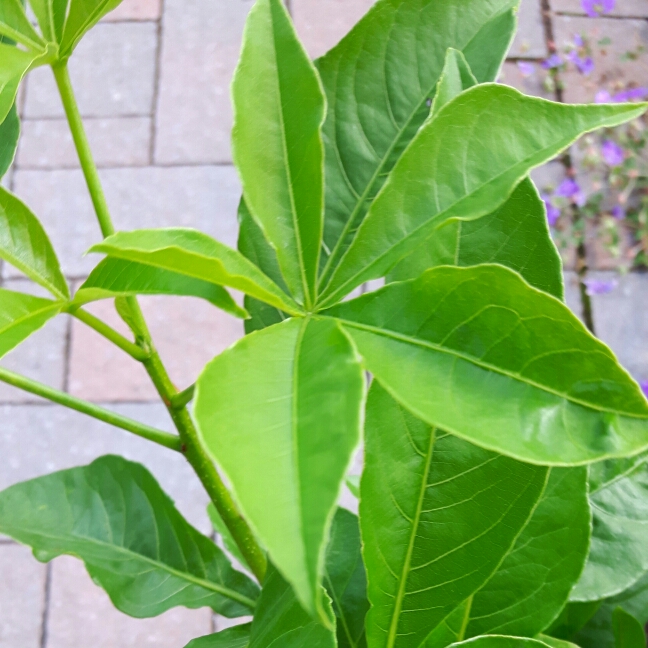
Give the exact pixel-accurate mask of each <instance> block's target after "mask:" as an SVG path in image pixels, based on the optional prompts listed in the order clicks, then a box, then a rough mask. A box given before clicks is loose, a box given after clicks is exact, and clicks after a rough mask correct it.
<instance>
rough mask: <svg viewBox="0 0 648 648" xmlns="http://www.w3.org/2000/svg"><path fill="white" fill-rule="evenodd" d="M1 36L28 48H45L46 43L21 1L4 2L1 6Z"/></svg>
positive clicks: (10, 0) (6, 0)
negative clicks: (32, 23) (34, 26)
mask: <svg viewBox="0 0 648 648" xmlns="http://www.w3.org/2000/svg"><path fill="white" fill-rule="evenodd" d="M0 36H5V37H7V38H10V39H11V40H13V41H16V42H18V43H21V44H22V45H25V46H26V47H28V48H33V49H44V48H45V41H43V39H42V38H41V37H40V36H39V35H38V33H37V32H36V30H35V29H34V28H33V27H32V25H31V23H30V22H29V18H28V17H27V14H26V13H25V7H24V6H23V3H22V2H21V0H2V4H0Z"/></svg>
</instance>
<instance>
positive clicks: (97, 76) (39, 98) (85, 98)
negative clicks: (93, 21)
mask: <svg viewBox="0 0 648 648" xmlns="http://www.w3.org/2000/svg"><path fill="white" fill-rule="evenodd" d="M156 51H157V25H156V24H155V23H152V22H141V23H137V22H132V23H104V24H100V25H97V26H96V27H95V28H94V29H93V30H92V31H90V32H89V33H88V34H87V35H86V36H85V38H84V39H83V40H82V41H81V43H80V44H79V46H78V48H77V50H76V52H75V53H74V55H73V56H72V58H71V59H70V77H71V78H72V85H73V87H74V90H75V93H76V96H77V101H78V103H79V109H80V110H81V113H82V115H83V116H84V117H119V116H123V115H130V116H134V115H140V116H141V115H150V114H151V111H152V104H153V95H154V87H155V79H154V75H155V60H156ZM24 116H25V117H27V118H30V119H38V118H43V117H46V118H47V117H63V108H62V106H61V101H60V99H59V96H58V92H57V90H56V84H55V83H54V77H53V76H52V72H51V70H50V69H49V68H48V67H41V68H37V69H36V70H34V71H33V72H31V73H30V75H29V77H28V78H27V91H26V100H25V110H24Z"/></svg>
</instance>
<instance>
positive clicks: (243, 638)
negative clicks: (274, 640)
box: [185, 623, 252, 648]
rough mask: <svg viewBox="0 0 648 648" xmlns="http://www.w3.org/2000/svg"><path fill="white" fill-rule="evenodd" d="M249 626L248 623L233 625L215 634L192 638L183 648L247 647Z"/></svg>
mask: <svg viewBox="0 0 648 648" xmlns="http://www.w3.org/2000/svg"><path fill="white" fill-rule="evenodd" d="M251 627H252V626H251V624H249V623H246V624H244V625H238V626H234V627H233V628H228V629H227V630H223V631H222V632H217V633H216V634H212V635H208V636H206V637H200V638H199V639H194V640H193V641H191V642H189V644H188V645H187V646H186V647H185V648H247V647H248V644H249V643H250V628H251Z"/></svg>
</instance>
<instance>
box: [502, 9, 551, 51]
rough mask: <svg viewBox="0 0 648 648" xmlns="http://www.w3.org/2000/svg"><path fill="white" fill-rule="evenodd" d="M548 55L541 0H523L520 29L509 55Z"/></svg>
mask: <svg viewBox="0 0 648 648" xmlns="http://www.w3.org/2000/svg"><path fill="white" fill-rule="evenodd" d="M546 55H547V44H546V41H545V34H544V24H543V20H542V9H541V6H540V0H522V4H521V5H520V13H519V15H518V31H517V33H516V35H515V40H514V41H513V45H512V46H511V51H510V52H509V56H515V57H517V56H523V57H528V58H541V57H544V56H546Z"/></svg>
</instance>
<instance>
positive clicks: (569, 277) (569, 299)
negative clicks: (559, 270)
mask: <svg viewBox="0 0 648 648" xmlns="http://www.w3.org/2000/svg"><path fill="white" fill-rule="evenodd" d="M564 275H565V303H566V304H567V306H569V308H570V309H571V311H572V313H574V315H576V316H577V317H578V318H579V319H582V317H583V306H582V304H581V297H580V286H579V283H578V275H577V274H576V273H575V272H573V271H569V270H568V271H567V272H565V273H564Z"/></svg>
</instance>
